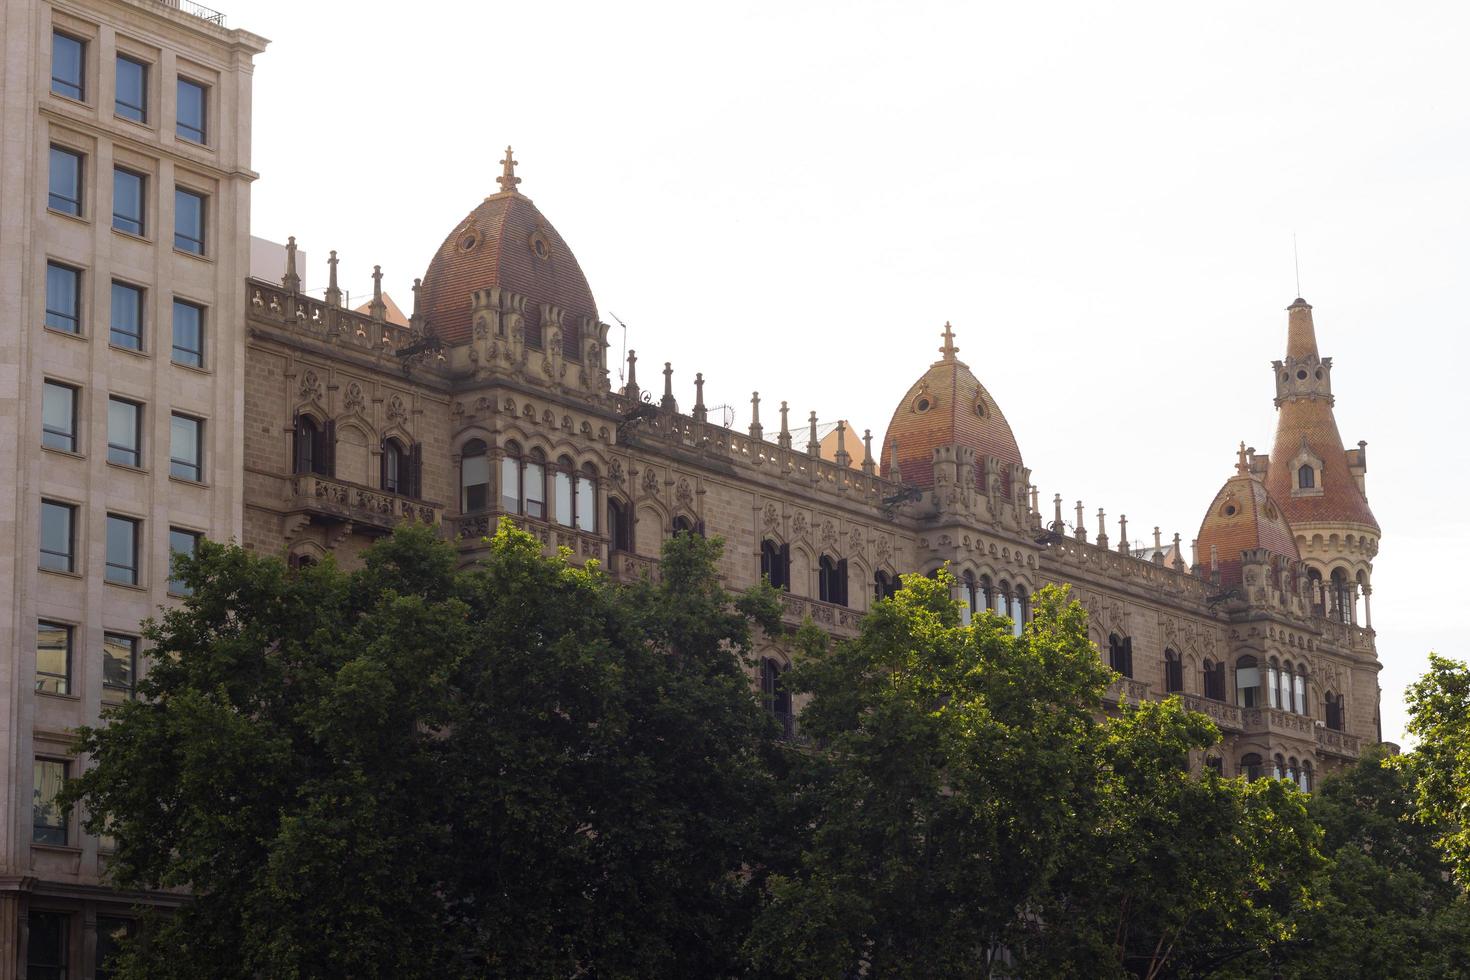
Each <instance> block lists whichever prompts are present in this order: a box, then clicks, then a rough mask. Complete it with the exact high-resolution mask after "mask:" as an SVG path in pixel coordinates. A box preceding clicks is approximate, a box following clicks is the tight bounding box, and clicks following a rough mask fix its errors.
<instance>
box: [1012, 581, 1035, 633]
mask: <svg viewBox="0 0 1470 980" xmlns="http://www.w3.org/2000/svg"><path fill="white" fill-rule="evenodd" d="M1014 608H1015V611H1016V618H1015V620H1014V621H1013V629H1014V630H1015V633H1016V635H1017V636H1020V635H1021V633H1022V631H1023V629H1024V628H1025V625H1026V623H1027V622H1029V621H1030V619H1031V601H1030V599H1029V598H1028V597H1027V595H1026V590H1025V589H1023V588H1022V587H1021V586H1019V585H1018V586H1016V598H1015V607H1014Z"/></svg>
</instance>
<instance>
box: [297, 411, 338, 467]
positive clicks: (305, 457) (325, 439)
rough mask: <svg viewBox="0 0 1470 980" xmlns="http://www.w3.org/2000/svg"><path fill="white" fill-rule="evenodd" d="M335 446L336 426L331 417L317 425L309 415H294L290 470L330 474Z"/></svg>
mask: <svg viewBox="0 0 1470 980" xmlns="http://www.w3.org/2000/svg"><path fill="white" fill-rule="evenodd" d="M336 448H337V426H336V423H335V422H333V421H332V420H331V419H328V420H327V421H326V422H325V423H324V424H322V425H320V426H318V425H317V423H316V419H314V418H312V417H311V416H310V415H298V416H296V424H295V427H294V430H293V432H292V439H291V455H292V472H294V473H296V474H298V475H301V474H306V473H315V474H317V475H318V476H331V475H332V474H333V472H334V471H335V470H336V467H335V465H334V464H333V459H332V457H333V456H334V455H335V450H336Z"/></svg>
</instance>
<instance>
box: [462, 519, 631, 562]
mask: <svg viewBox="0 0 1470 980" xmlns="http://www.w3.org/2000/svg"><path fill="white" fill-rule="evenodd" d="M501 517H509V518H510V520H511V523H513V524H514V525H515V526H516V527H518V528H520V529H521V530H522V531H525V532H526V533H527V534H529V535H531V536H532V537H533V538H535V539H536V540H538V541H540V542H541V550H542V551H543V552H544V553H546V554H548V555H551V554H556V553H557V552H558V551H559V550H560V549H562V548H567V549H569V550H570V551H571V553H572V561H573V562H574V563H575V564H578V565H581V564H584V563H585V562H586V561H587V560H588V559H590V558H596V559H597V560H598V561H602V559H603V556H604V554H605V550H606V545H605V539H604V538H602V537H601V536H600V535H597V534H592V533H589V532H587V531H583V530H580V529H578V528H573V527H563V526H561V525H560V524H549V523H547V522H546V521H538V520H536V519H534V518H530V517H526V516H525V515H523V514H503V513H501V512H499V511H487V512H485V513H483V514H465V515H463V516H461V517H452V518H450V520H449V534H450V536H451V537H452V538H454V539H456V540H458V541H459V545H460V547H461V548H463V549H465V550H468V551H474V550H476V549H478V548H481V547H483V544H482V542H483V540H484V539H485V538H488V537H492V536H494V534H495V527H496V525H497V524H499V523H500V518H501Z"/></svg>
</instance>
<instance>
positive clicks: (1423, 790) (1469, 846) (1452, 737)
mask: <svg viewBox="0 0 1470 980" xmlns="http://www.w3.org/2000/svg"><path fill="white" fill-rule="evenodd" d="M1408 707H1409V725H1408V730H1409V734H1410V735H1411V736H1412V737H1413V738H1414V739H1415V740H1416V741H1417V742H1418V745H1417V747H1416V748H1415V749H1414V751H1413V752H1412V753H1410V754H1409V755H1408V756H1406V757H1405V759H1404V764H1405V765H1407V766H1408V767H1409V768H1410V769H1412V770H1413V772H1414V775H1415V776H1416V794H1417V799H1418V804H1419V818H1420V819H1421V820H1423V821H1424V822H1425V823H1427V824H1429V825H1431V826H1433V827H1436V828H1437V829H1438V834H1439V835H1438V842H1439V846H1440V847H1441V848H1442V849H1443V851H1444V854H1445V857H1446V858H1447V859H1448V861H1449V864H1450V867H1451V869H1452V870H1453V872H1454V874H1455V877H1456V878H1457V879H1458V880H1459V882H1460V884H1461V885H1462V886H1467V887H1470V666H1467V665H1466V664H1464V663H1461V662H1459V661H1457V660H1450V659H1449V658H1448V657H1441V656H1438V655H1437V654H1433V653H1431V654H1430V655H1429V672H1428V673H1427V674H1425V675H1424V676H1423V677H1421V678H1420V679H1419V680H1418V682H1416V683H1415V684H1414V685H1413V686H1412V687H1410V688H1409V692H1408Z"/></svg>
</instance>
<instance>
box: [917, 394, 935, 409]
mask: <svg viewBox="0 0 1470 980" xmlns="http://www.w3.org/2000/svg"><path fill="white" fill-rule="evenodd" d="M933 407H934V403H933V402H931V401H930V400H929V398H928V396H923V397H920V398H919V400H918V401H916V402H914V411H916V412H927V411H929V409H931V408H933Z"/></svg>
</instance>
